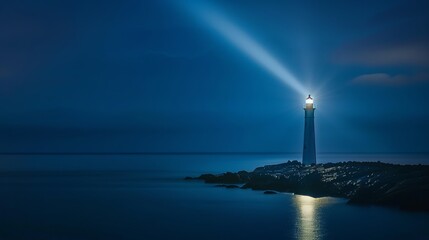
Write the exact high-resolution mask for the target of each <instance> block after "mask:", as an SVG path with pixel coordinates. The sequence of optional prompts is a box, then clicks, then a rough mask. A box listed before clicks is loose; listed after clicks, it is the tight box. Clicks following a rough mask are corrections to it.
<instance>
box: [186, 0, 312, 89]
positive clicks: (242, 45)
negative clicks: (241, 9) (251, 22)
mask: <svg viewBox="0 0 429 240" xmlns="http://www.w3.org/2000/svg"><path fill="white" fill-rule="evenodd" d="M178 2H181V3H184V4H185V7H186V9H187V10H188V11H189V12H191V13H192V14H193V15H194V16H195V17H197V18H198V19H199V20H203V21H204V22H205V23H206V24H207V25H208V26H210V27H211V28H212V29H213V30H215V31H216V32H217V33H219V34H220V35H221V36H222V37H223V38H225V39H226V40H227V41H228V42H229V43H231V44H232V45H233V46H235V47H236V48H237V49H239V50H240V51H241V52H242V53H244V54H245V55H246V56H248V57H250V58H251V59H252V60H253V61H254V62H256V63H258V64H259V65H260V66H261V67H263V68H264V69H266V70H267V71H268V72H269V73H271V74H272V75H274V76H275V77H276V78H277V79H279V80H281V81H282V82H283V83H285V84H286V85H288V86H289V87H291V88H292V89H293V90H295V91H296V92H298V93H300V94H302V95H306V94H308V92H307V91H306V89H305V88H304V87H303V85H302V84H301V83H300V82H299V81H298V80H297V78H296V77H295V76H294V75H293V74H292V73H291V72H290V71H289V70H288V69H287V68H285V67H284V66H283V65H282V64H281V63H280V62H279V61H278V60H277V59H276V58H275V57H274V56H273V55H271V54H270V53H269V52H268V51H267V50H266V49H265V48H264V47H263V46H261V45H260V44H259V43H258V42H256V41H255V40H254V39H253V38H252V37H250V36H249V35H248V34H247V33H246V32H244V31H243V30H242V29H240V28H239V27H238V26H236V25H235V24H234V23H233V22H232V21H230V20H229V19H228V18H227V17H226V16H225V15H223V14H221V13H220V11H219V10H217V9H215V8H214V7H213V6H212V5H208V4H207V3H206V4H204V3H201V2H198V3H196V1H183V2H182V1H178ZM203 2H204V1H203Z"/></svg>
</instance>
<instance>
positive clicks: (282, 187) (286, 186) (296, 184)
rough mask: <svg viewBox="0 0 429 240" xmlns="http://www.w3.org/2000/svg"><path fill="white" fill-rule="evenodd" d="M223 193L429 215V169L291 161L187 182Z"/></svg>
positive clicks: (423, 166)
mask: <svg viewBox="0 0 429 240" xmlns="http://www.w3.org/2000/svg"><path fill="white" fill-rule="evenodd" d="M185 179H186V180H203V181H205V182H206V183H213V184H218V185H217V186H220V187H227V188H243V189H253V190H263V191H265V193H266V194H273V193H275V192H290V193H295V194H302V195H308V196H312V197H324V196H331V197H341V198H347V199H349V201H348V202H349V203H351V204H375V205H384V206H391V207H398V208H401V209H405V210H416V211H429V166H426V165H396V164H387V163H381V162H341V163H325V164H317V165H303V164H301V163H300V162H298V161H288V162H287V163H282V164H277V165H267V166H264V167H258V168H256V169H255V170H254V171H252V172H247V171H239V172H236V173H233V172H226V173H223V174H218V175H215V174H203V175H201V176H199V177H195V178H193V177H186V178H185Z"/></svg>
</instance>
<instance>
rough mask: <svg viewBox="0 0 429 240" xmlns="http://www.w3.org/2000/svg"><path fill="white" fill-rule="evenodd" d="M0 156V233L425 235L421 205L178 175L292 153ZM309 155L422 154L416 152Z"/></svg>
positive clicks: (400, 159) (428, 232) (413, 159)
mask: <svg viewBox="0 0 429 240" xmlns="http://www.w3.org/2000/svg"><path fill="white" fill-rule="evenodd" d="M0 158H1V159H0V239H187V240H188V239H235V240H236V239H429V214H428V213H412V212H404V211H399V210H395V209H389V208H383V207H363V206H352V205H348V204H346V200H344V199H338V198H317V199H315V198H311V197H307V196H299V195H292V194H277V195H264V194H263V193H262V192H259V191H252V190H241V189H225V188H218V187H215V186H213V185H208V184H204V183H201V182H194V181H191V182H189V181H183V180H182V178H183V177H185V176H197V175H199V174H201V173H206V172H214V173H220V172H224V171H238V170H243V169H244V170H253V169H254V168H255V167H258V166H262V165H266V164H276V163H281V162H284V161H287V160H293V159H299V155H298V154H296V155H294V154H290V155H88V156H86V155H35V156H30V155H3V156H0ZM319 160H320V161H322V162H327V161H332V162H337V161H348V160H357V161H377V160H380V161H385V162H394V163H420V164H429V157H428V156H426V155H423V154H421V155H418V154H417V155H385V154H376V155H368V154H367V155H361V154H358V155H357V154H356V155H352V154H321V155H319Z"/></svg>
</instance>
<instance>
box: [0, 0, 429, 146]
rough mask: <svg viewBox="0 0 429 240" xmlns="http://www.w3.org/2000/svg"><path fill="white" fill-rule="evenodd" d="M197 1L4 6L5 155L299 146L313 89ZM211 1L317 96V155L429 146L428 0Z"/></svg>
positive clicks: (0, 21) (0, 78)
mask: <svg viewBox="0 0 429 240" xmlns="http://www.w3.org/2000/svg"><path fill="white" fill-rule="evenodd" d="M197 2H198V3H201V1H189V0H186V1H173V0H153V1H20V0H17V1H7V2H6V1H3V2H2V3H0V29H1V32H0V84H1V86H0V102H1V103H0V110H1V111H0V151H1V152H37V151H39V152H116V151H119V152H145V151H146V152H171V151H173V152H176V151H185V152H195V151H197V152H205V151H209V152H214V151H220V152H231V151H239V152H247V151H249V152H272V151H274V152H289V151H293V152H296V151H301V149H302V140H303V123H304V122H303V121H304V119H303V118H304V111H303V110H302V107H303V104H304V101H305V98H303V96H301V95H300V94H297V93H296V92H295V91H294V90H293V89H292V88H290V87H289V86H288V85H287V84H285V83H283V82H282V81H279V80H278V79H277V78H276V77H275V76H273V74H272V73H270V72H269V71H267V70H266V68H264V67H262V66H261V65H260V64H258V63H257V62H255V61H254V60H252V59H250V58H249V57H248V56H246V54H243V52H242V51H240V50H239V48H237V46H234V44H231V43H230V42H229V41H228V40H226V39H225V38H224V37H223V36H222V35H221V34H219V33H218V32H216V30H215V29H213V28H212V27H210V26H209V25H208V24H207V23H205V22H204V21H203V20H202V19H198V16H197V15H195V14H194V15H192V13H190V11H189V8H190V6H191V7H192V6H194V4H196V3H197ZM210 6H212V7H213V8H212V9H210V10H211V11H215V12H219V13H220V14H222V15H224V16H227V17H228V19H230V20H231V21H232V22H233V23H234V24H235V25H236V26H237V27H239V28H240V29H241V30H242V31H244V32H246V33H247V34H248V36H250V37H251V38H252V39H253V40H254V41H256V42H258V43H259V44H260V45H261V46H263V47H264V49H266V51H267V52H269V53H270V54H271V55H272V56H274V57H275V58H276V59H278V61H279V62H281V63H282V65H283V66H285V68H286V69H288V70H289V71H290V72H291V73H293V74H294V75H295V76H296V77H297V79H298V80H299V81H300V82H301V83H302V85H304V86H305V87H306V89H308V91H309V93H313V94H314V95H315V102H316V107H317V110H316V142H317V150H318V151H319V152H428V151H429V141H428V139H427V136H428V135H429V124H428V121H429V111H428V110H429V107H428V106H427V97H428V92H429V14H427V9H429V3H428V2H427V1H412V2H410V1H355V2H350V1H306V0H304V1H303V0H301V1H275V0H264V1H250V0H235V1H229V0H219V1H213V2H212V3H211V5H210ZM311 91H313V92H311Z"/></svg>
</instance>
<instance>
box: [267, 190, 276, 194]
mask: <svg viewBox="0 0 429 240" xmlns="http://www.w3.org/2000/svg"><path fill="white" fill-rule="evenodd" d="M264 194H277V192H275V191H270V190H268V191H265V192H264Z"/></svg>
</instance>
